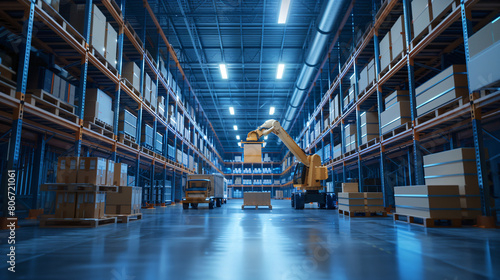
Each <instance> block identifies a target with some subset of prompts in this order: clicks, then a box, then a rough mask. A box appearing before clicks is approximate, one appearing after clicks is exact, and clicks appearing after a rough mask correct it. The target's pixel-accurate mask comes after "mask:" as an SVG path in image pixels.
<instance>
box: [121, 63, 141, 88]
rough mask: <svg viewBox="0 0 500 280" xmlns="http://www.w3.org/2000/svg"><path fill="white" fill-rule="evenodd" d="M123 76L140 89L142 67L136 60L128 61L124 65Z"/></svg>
mask: <svg viewBox="0 0 500 280" xmlns="http://www.w3.org/2000/svg"><path fill="white" fill-rule="evenodd" d="M122 76H123V77H124V78H125V79H127V80H128V81H129V82H130V83H131V84H132V86H133V87H134V88H135V89H136V90H138V91H140V88H141V68H139V66H137V64H135V62H132V61H131V62H127V63H125V64H124V65H123V69H122Z"/></svg>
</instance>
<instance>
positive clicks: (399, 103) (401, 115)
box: [380, 90, 411, 133]
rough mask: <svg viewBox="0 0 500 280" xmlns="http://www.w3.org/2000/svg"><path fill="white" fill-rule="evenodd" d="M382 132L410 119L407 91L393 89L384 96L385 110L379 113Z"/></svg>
mask: <svg viewBox="0 0 500 280" xmlns="http://www.w3.org/2000/svg"><path fill="white" fill-rule="evenodd" d="M380 120H381V122H382V133H387V132H389V131H391V130H393V129H394V128H396V127H398V126H400V125H402V124H405V123H407V122H410V121H411V111H410V101H409V93H408V91H401V90H398V91H395V92H393V93H391V94H390V95H389V96H387V97H386V98H385V111H384V112H382V114H380Z"/></svg>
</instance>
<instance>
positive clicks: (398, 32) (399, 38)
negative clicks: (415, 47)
mask: <svg viewBox="0 0 500 280" xmlns="http://www.w3.org/2000/svg"><path fill="white" fill-rule="evenodd" d="M405 36H406V35H405V26H404V15H401V16H400V17H399V18H398V20H397V21H396V23H394V25H393V26H392V28H391V48H392V59H393V60H394V59H396V58H397V57H398V56H399V55H400V54H402V53H403V52H404V51H406V38H405Z"/></svg>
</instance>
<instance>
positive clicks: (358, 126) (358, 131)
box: [353, 19, 363, 192]
mask: <svg viewBox="0 0 500 280" xmlns="http://www.w3.org/2000/svg"><path fill="white" fill-rule="evenodd" d="M353 21H354V19H353ZM353 39H354V36H353ZM353 68H354V99H355V100H356V102H357V101H358V94H359V87H358V79H359V78H358V75H359V74H358V61H357V59H356V60H354V64H353ZM360 106H361V105H360V104H358V105H356V144H357V145H356V148H357V149H358V188H359V192H363V165H362V164H361V155H360V153H359V146H361V107H360Z"/></svg>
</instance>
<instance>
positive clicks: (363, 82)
mask: <svg viewBox="0 0 500 280" xmlns="http://www.w3.org/2000/svg"><path fill="white" fill-rule="evenodd" d="M367 87H368V65H367V66H366V67H364V68H363V69H362V70H361V72H359V80H358V88H359V93H361V92H363V91H364V90H365V89H366V88H367Z"/></svg>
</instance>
